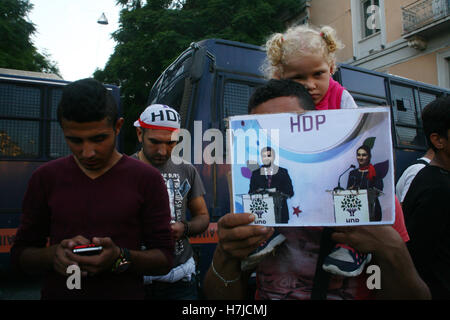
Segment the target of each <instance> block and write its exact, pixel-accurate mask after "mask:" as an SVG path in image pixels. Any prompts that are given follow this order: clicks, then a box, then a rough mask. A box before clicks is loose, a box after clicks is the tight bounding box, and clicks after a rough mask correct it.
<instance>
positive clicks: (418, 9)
mask: <svg viewBox="0 0 450 320" xmlns="http://www.w3.org/2000/svg"><path fill="white" fill-rule="evenodd" d="M449 7H450V0H419V1H416V2H413V3H411V4H409V5H407V6H405V7H402V12H403V33H404V34H407V33H410V32H412V31H414V30H417V29H419V28H422V27H424V26H426V25H428V24H431V23H433V22H436V21H439V20H441V19H444V18H446V17H447V16H449V14H450V8H449Z"/></svg>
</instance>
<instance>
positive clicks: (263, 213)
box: [242, 189, 287, 225]
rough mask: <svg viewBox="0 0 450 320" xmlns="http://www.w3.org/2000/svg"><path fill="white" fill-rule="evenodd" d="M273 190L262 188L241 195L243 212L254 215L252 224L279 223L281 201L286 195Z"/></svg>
mask: <svg viewBox="0 0 450 320" xmlns="http://www.w3.org/2000/svg"><path fill="white" fill-rule="evenodd" d="M273 190H275V189H262V190H260V191H259V192H257V193H253V194H243V195H242V204H243V207H244V212H249V213H253V214H254V215H255V221H254V224H267V225H270V224H275V223H281V221H282V220H281V208H282V203H283V200H284V199H286V198H287V196H286V195H284V194H283V193H281V192H278V191H273Z"/></svg>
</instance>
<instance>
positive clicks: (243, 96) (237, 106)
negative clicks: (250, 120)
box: [223, 81, 257, 118]
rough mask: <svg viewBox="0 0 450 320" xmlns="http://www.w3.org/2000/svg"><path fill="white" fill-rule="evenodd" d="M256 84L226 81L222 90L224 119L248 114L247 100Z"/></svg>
mask: <svg viewBox="0 0 450 320" xmlns="http://www.w3.org/2000/svg"><path fill="white" fill-rule="evenodd" d="M256 86H257V84H255V83H252V84H249V83H242V82H233V81H227V82H226V83H225V86H224V89H223V106H224V118H226V117H230V116H236V115H240V114H247V113H248V100H249V99H250V96H251V95H252V93H253V91H255V87H256Z"/></svg>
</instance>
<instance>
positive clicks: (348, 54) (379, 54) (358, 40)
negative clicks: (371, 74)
mask: <svg viewBox="0 0 450 320" xmlns="http://www.w3.org/2000/svg"><path fill="white" fill-rule="evenodd" d="M301 6H302V7H303V8H304V10H303V12H302V13H301V14H300V15H299V16H297V17H295V18H293V19H290V20H289V21H287V24H288V25H295V24H302V23H305V22H308V23H310V24H312V25H315V26H322V25H329V26H332V27H333V28H335V29H336V30H337V33H338V37H339V38H340V39H341V41H342V42H343V43H344V45H345V48H344V49H343V50H341V51H340V52H339V53H338V55H337V57H338V61H339V62H343V63H348V64H351V65H354V66H359V67H362V68H366V69H370V70H375V71H379V72H386V73H390V74H394V75H397V76H401V77H405V78H408V79H412V80H416V81H421V82H425V83H428V84H432V85H436V86H440V87H444V88H450V0H332V1H330V0H309V1H307V0H306V1H301Z"/></svg>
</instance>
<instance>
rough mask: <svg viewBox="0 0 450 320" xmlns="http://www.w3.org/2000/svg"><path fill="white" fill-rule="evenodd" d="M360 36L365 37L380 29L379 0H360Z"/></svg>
mask: <svg viewBox="0 0 450 320" xmlns="http://www.w3.org/2000/svg"><path fill="white" fill-rule="evenodd" d="M361 13H362V14H361V17H362V19H363V21H362V23H361V26H363V27H362V28H361V31H362V38H366V37H368V36H371V35H372V34H375V33H377V32H379V31H380V29H381V23H380V20H381V17H380V3H379V0H363V1H362V2H361Z"/></svg>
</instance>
